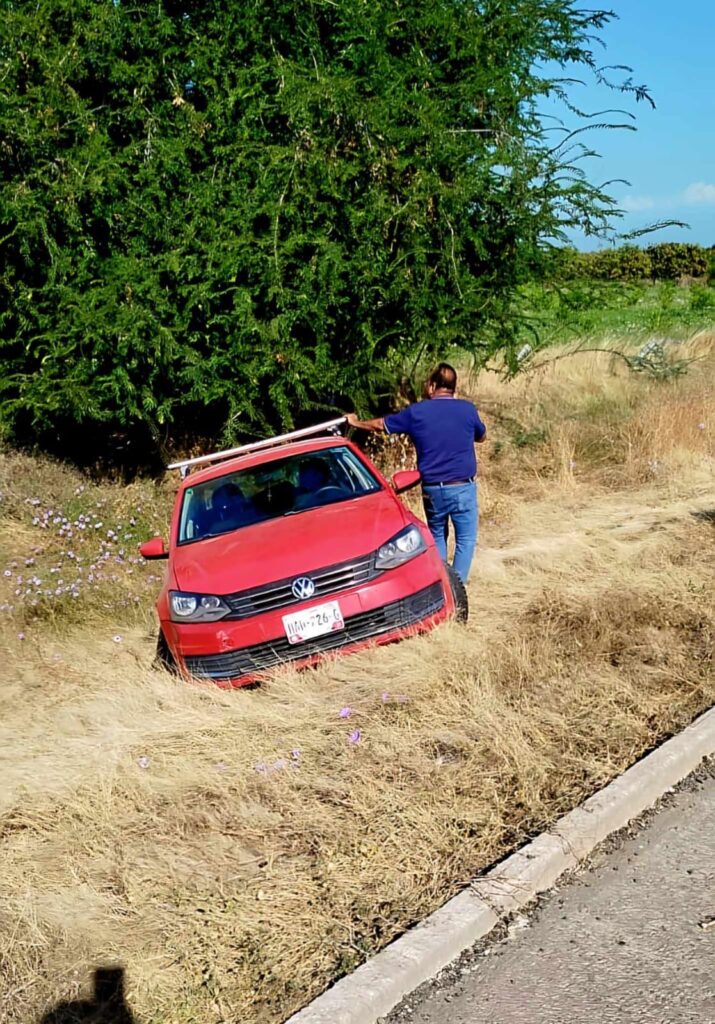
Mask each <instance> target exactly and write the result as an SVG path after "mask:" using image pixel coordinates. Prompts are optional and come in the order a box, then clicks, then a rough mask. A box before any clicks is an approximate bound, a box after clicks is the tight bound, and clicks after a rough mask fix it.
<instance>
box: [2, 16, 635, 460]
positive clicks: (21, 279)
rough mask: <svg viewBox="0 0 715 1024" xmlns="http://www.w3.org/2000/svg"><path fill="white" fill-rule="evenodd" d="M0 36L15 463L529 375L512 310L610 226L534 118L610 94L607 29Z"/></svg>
mask: <svg viewBox="0 0 715 1024" xmlns="http://www.w3.org/2000/svg"><path fill="white" fill-rule="evenodd" d="M0 11H1V12H2V20H1V22H0V59H1V61H2V76H0V138H2V142H0V169H1V175H0V177H1V181H2V184H1V185H0V243H1V244H2V271H1V272H0V294H1V295H2V303H1V305H0V345H1V348H0V358H1V360H2V370H3V375H2V384H1V385H0V414H1V415H2V423H3V427H4V430H5V433H6V435H9V436H12V437H15V438H24V439H27V438H40V439H41V440H44V441H45V442H48V441H51V440H52V439H53V438H54V439H55V441H57V439H59V443H61V444H63V445H64V446H65V448H67V447H68V446H70V447H71V446H72V445H73V444H75V445H76V444H83V443H85V442H86V440H87V438H88V437H93V438H96V439H106V437H107V436H108V435H109V434H110V433H111V432H113V431H117V430H121V431H124V432H132V431H133V432H134V434H135V435H136V437H138V438H144V437H145V435H147V436H150V437H151V439H152V444H158V443H159V442H160V441H161V440H162V439H166V438H167V437H169V436H170V435H173V436H174V437H177V436H179V435H180V434H184V435H190V434H192V433H194V434H202V433H203V434H213V435H217V434H220V433H222V432H223V433H224V434H225V435H227V436H231V437H233V436H247V435H249V434H251V433H252V432H256V431H263V430H268V429H273V428H275V429H278V428H280V427H290V426H291V425H292V424H294V423H295V422H296V420H297V419H299V418H300V417H301V416H303V415H306V414H310V415H311V416H312V417H314V416H315V415H316V413H317V411H319V410H328V409H330V410H332V409H333V408H334V407H335V406H336V405H345V404H347V403H353V402H354V403H356V404H357V405H358V406H359V407H361V408H362V409H365V408H366V407H368V406H370V405H375V404H376V403H379V401H380V400H381V396H382V397H383V398H384V397H385V396H387V395H389V394H390V393H391V392H394V389H395V385H396V381H398V380H399V379H401V378H404V379H406V380H407V381H408V382H409V380H410V378H411V377H412V376H413V375H414V372H415V369H416V367H417V366H418V365H419V364H420V362H421V361H423V360H425V359H428V358H431V357H432V356H433V355H434V354H436V353H440V354H442V353H448V352H449V350H450V347H451V346H453V345H459V346H460V347H462V348H466V349H467V350H468V351H469V352H471V353H472V354H473V355H474V357H475V359H476V360H477V361H482V362H483V361H484V360H486V359H487V358H489V357H490V356H491V355H492V354H493V353H495V352H496V351H502V352H504V354H505V356H506V359H507V362H508V363H510V364H511V365H512V366H514V367H516V357H515V352H516V350H517V345H518V343H517V340H516V339H517V336H518V334H519V330H520V326H521V325H520V321H519V312H518V304H517V303H516V302H515V299H514V296H515V289H516V287H517V285H518V284H519V283H520V282H521V281H523V280H524V279H525V278H526V277H527V276H529V275H531V274H534V273H537V274H538V273H539V272H540V270H542V269H543V268H544V267H545V265H546V264H545V260H546V257H547V255H548V252H549V250H550V249H551V248H552V247H553V246H554V245H555V244H557V243H559V242H560V241H562V240H563V238H564V232H565V231H566V230H567V229H568V228H570V227H574V226H578V227H580V228H581V229H583V230H585V231H586V232H587V233H591V234H599V233H600V234H605V233H606V232H607V230H608V227H609V223H610V220H611V218H612V217H613V216H614V215H615V214H616V213H617V211H616V208H615V204H614V202H613V200H612V199H611V198H610V196H609V195H608V194H607V193H606V192H605V191H604V190H603V189H602V188H599V187H596V186H594V185H592V184H591V183H590V182H589V181H588V179H587V177H586V175H585V174H584V172H583V170H582V169H581V167H580V161H581V159H582V158H583V157H584V156H585V155H587V153H588V152H589V151H588V149H587V148H586V146H585V145H584V144H583V142H581V139H582V138H584V136H583V135H579V134H577V135H576V136H574V133H573V132H567V131H566V129H559V128H558V127H556V128H554V127H553V126H551V127H550V126H545V124H544V122H543V120H542V119H541V117H540V116H539V103H540V102H541V101H542V100H543V99H544V98H545V97H548V96H554V95H558V96H561V97H562V98H565V97H566V95H567V93H566V90H567V88H568V85H567V83H568V80H569V79H570V78H572V77H573V73H574V71H573V69H574V68H576V69H577V70H578V69H581V70H582V71H583V72H584V73H592V74H595V75H596V76H597V77H598V78H599V79H600V80H601V81H603V82H604V86H606V85H607V83H606V82H605V78H604V72H602V71H601V70H600V69H599V68H598V66H597V63H596V59H595V57H594V52H593V51H594V37H595V35H596V34H597V33H598V31H599V30H600V29H601V28H602V27H603V26H604V25H605V24H606V22H607V21H608V19H609V18H610V17H612V15H609V14H607V13H604V12H601V11H592V10H584V9H581V7H580V5H579V4H578V3H576V2H574V0H516V2H513V3H509V4H506V3H503V2H502V0H479V2H477V0H468V2H466V0H429V2H427V0H385V2H383V3H375V4H369V3H366V2H365V0H340V2H339V3H336V2H334V0H290V2H289V0H265V2H263V3H246V2H245V0H221V2H218V0H204V2H199V0H197V2H192V3H188V2H183V3H182V2H173V0H156V2H154V3H152V4H137V3H134V4H130V3H128V2H125V0H33V2H32V3H30V2H22V0H20V2H18V0H0ZM544 68H551V69H555V70H552V71H550V72H549V71H545V70H543V69H544ZM562 69H563V70H562ZM621 88H622V89H625V90H626V91H630V92H631V93H633V94H635V96H636V97H637V98H639V99H641V98H643V97H644V96H645V95H646V94H645V90H644V89H643V88H642V87H636V86H634V85H633V84H632V83H631V82H630V81H627V82H625V83H624V84H622V85H621ZM572 109H573V111H574V118H575V119H576V121H577V122H578V123H580V125H581V127H580V128H579V129H578V131H583V130H584V129H585V128H591V127H597V125H595V124H594V122H593V120H592V119H590V118H589V117H588V116H587V115H582V114H580V113H579V112H578V111H577V110H576V109H575V108H574V107H572ZM78 431H79V432H78Z"/></svg>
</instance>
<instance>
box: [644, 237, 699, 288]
mask: <svg viewBox="0 0 715 1024" xmlns="http://www.w3.org/2000/svg"><path fill="white" fill-rule="evenodd" d="M648 255H649V256H650V262H651V266H652V276H653V277H654V278H655V280H657V281H658V280H659V281H677V280H678V279H679V278H681V277H704V276H705V275H706V274H707V273H708V269H709V261H708V256H707V252H706V250H705V249H704V248H703V247H702V246H701V245H690V244H688V243H686V242H660V243H658V244H657V245H651V246H649V247H648Z"/></svg>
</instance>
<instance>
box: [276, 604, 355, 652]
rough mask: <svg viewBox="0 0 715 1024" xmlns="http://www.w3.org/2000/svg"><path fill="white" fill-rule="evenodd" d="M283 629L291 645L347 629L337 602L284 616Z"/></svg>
mask: <svg viewBox="0 0 715 1024" xmlns="http://www.w3.org/2000/svg"><path fill="white" fill-rule="evenodd" d="M283 628H284V629H285V631H286V636H287V637H288V643H289V644H300V643H303V641H304V640H311V639H312V638H313V637H314V636H323V635H324V634H325V633H332V632H333V631H334V630H336V629H345V622H344V621H343V613H342V612H341V611H340V605H339V604H338V602H337V601H327V602H326V603H325V604H318V605H316V606H315V607H314V608H306V609H305V610H304V611H301V612H294V614H293V615H284V616H283Z"/></svg>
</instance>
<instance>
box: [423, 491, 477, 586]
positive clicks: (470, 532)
mask: <svg viewBox="0 0 715 1024" xmlns="http://www.w3.org/2000/svg"><path fill="white" fill-rule="evenodd" d="M422 495H423V498H424V506H425V516H426V518H427V525H428V526H429V528H430V533H431V534H432V536H433V537H434V542H435V544H436V545H437V550H438V551H439V553H440V555H441V556H442V560H443V561H444V562H446V561H447V535H448V532H449V521H450V519H451V521H452V526H453V527H454V538H455V549H454V563H453V564H454V571H455V572H456V573H457V575H458V576H459V578H460V579H461V580H462V581H463V582H464V583H466V582H467V576H468V575H469V568H470V566H471V564H472V558H473V557H474V549H475V548H476V546H477V521H478V518H479V511H478V507H477V485H476V483H471V484H447V485H445V484H433V485H432V486H428V485H423V487H422Z"/></svg>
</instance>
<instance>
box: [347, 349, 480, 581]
mask: <svg viewBox="0 0 715 1024" xmlns="http://www.w3.org/2000/svg"><path fill="white" fill-rule="evenodd" d="M456 389H457V371H456V370H455V369H454V367H453V366H450V365H449V363H440V364H439V366H438V367H437V368H436V369H435V370H434V371H433V372H432V374H431V375H430V377H429V380H428V381H427V388H426V394H427V399H428V400H427V401H424V402H415V403H414V404H413V405H408V406H407V408H406V409H402V410H401V411H400V412H396V413H392V414H391V415H389V416H385V417H384V418H380V419H374V420H359V419H358V418H357V416H356V415H355V414H354V413H348V414H347V421H348V423H349V424H350V426H351V427H358V428H360V429H361V430H385V431H387V433H388V434H407V435H408V436H409V438H410V439H411V441H412V443H413V444H414V446H415V449H416V451H417V468H418V469H419V471H420V473H421V474H422V495H423V499H424V508H425V515H426V517H427V525H428V526H429V528H430V532H431V534H432V536H433V537H434V541H435V544H436V545H437V550H438V551H439V553H440V555H441V556H442V558H443V559H444V561H445V562H446V561H447V534H448V531H449V522H450V520H451V522H452V527H453V529H454V537H455V550H454V570H455V572H456V573H457V575H458V576H459V577H460V579H461V580H462V581H463V582H464V583H466V581H467V576H468V575H469V569H470V566H471V564H472V558H473V557H474V549H475V547H476V544H477V519H478V509H477V486H476V475H477V458H476V455H475V452H474V443H475V441H476V442H479V441H483V440H484V439H485V437H486V436H487V428H486V427H485V426H484V424H483V423H482V421H481V419H480V417H479V413H478V412H477V409H476V406H474V405H472V403H471V402H467V401H464V400H463V399H459V398H457V397H456Z"/></svg>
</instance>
